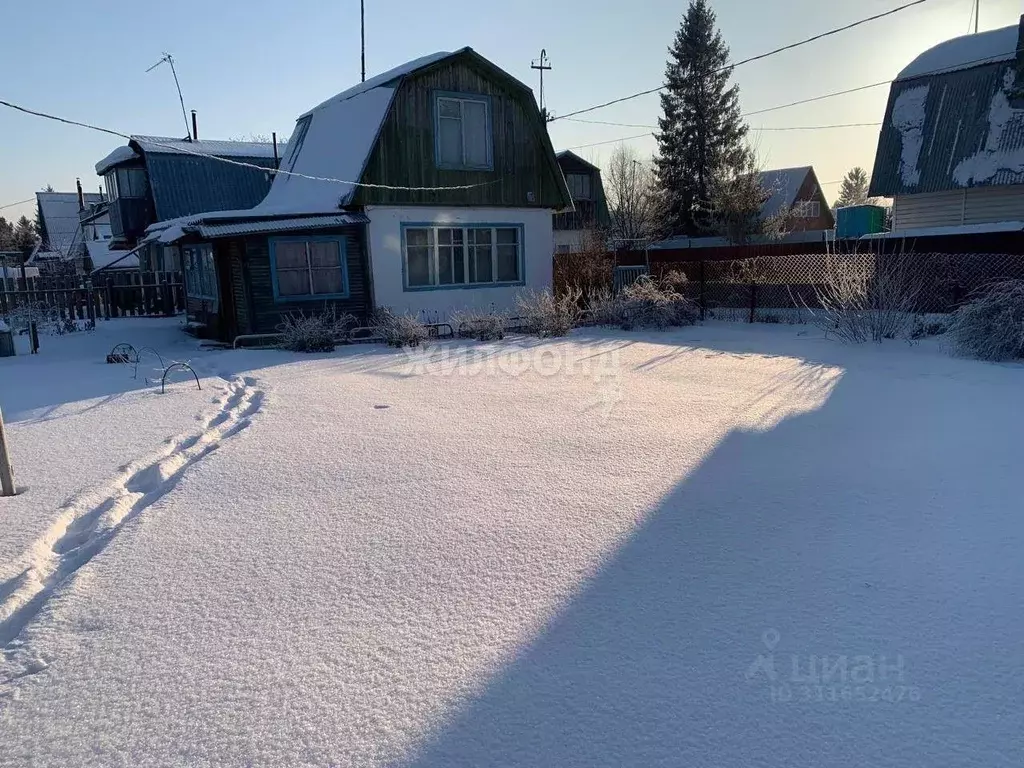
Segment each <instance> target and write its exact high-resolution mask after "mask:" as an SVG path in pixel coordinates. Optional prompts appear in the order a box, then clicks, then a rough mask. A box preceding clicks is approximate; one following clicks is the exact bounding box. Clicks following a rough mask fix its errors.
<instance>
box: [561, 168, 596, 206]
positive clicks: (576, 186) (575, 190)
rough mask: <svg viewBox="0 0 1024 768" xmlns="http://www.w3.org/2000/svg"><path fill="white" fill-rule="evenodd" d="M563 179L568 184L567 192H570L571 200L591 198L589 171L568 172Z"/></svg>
mask: <svg viewBox="0 0 1024 768" xmlns="http://www.w3.org/2000/svg"><path fill="white" fill-rule="evenodd" d="M565 181H566V183H567V184H568V185H569V192H570V193H571V194H572V199H573V200H592V199H593V197H591V195H592V194H593V193H592V191H591V188H590V184H591V182H590V174H589V173H568V174H566V176H565Z"/></svg>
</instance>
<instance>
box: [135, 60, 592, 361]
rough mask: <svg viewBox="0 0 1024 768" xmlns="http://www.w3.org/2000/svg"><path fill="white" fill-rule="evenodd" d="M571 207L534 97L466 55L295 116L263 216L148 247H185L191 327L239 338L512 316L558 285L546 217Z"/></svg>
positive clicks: (170, 234)
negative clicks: (414, 318) (325, 323)
mask: <svg viewBox="0 0 1024 768" xmlns="http://www.w3.org/2000/svg"><path fill="white" fill-rule="evenodd" d="M572 207H573V200H572V196H571V195H570V193H569V189H568V188H567V186H566V181H565V177H564V176H563V174H562V170H561V168H560V167H559V165H558V162H557V161H556V158H555V153H554V150H553V148H552V146H551V141H550V139H549V138H548V133H547V127H546V125H545V122H544V119H543V118H542V116H541V113H540V109H539V108H538V106H537V102H536V100H535V99H534V96H533V92H532V91H531V90H530V88H529V87H528V86H526V85H524V84H523V83H522V82H520V81H519V80H517V79H515V78H514V77H512V76H511V75H509V74H508V73H506V72H504V71H503V70H502V69H500V68H499V67H497V66H496V65H495V64H493V63H492V62H490V61H488V60H487V59H485V58H484V57H482V56H480V55H479V54H478V53H476V52H475V51H473V50H472V49H471V48H463V49H461V50H459V51H456V52H454V53H448V52H442V53H436V54H432V55H430V56H425V57H423V58H421V59H417V60H415V61H411V62H409V63H407V64H404V65H402V66H400V67H397V68H395V69H392V70H390V71H388V72H385V73H384V74H381V75H378V76H376V77H374V78H371V79H369V80H367V81H366V82H364V83H361V84H359V85H357V86H355V87H353V88H350V89H348V90H346V91H343V92H341V93H339V94H338V95H336V96H332V97H331V98H330V99H328V100H327V101H325V102H323V103H322V104H320V105H319V106H316V107H314V108H313V109H311V110H310V111H308V112H306V113H305V114H303V115H301V116H300V117H299V118H298V121H297V123H296V126H295V131H294V133H293V135H292V139H291V140H290V141H289V143H288V149H287V152H286V154H285V156H284V158H283V159H282V162H281V167H280V169H279V171H278V173H277V174H276V175H275V177H274V180H273V184H272V185H271V187H270V191H269V192H268V193H267V195H266V197H265V198H264V199H263V200H262V201H261V202H259V204H258V205H254V206H253V207H251V208H248V209H242V210H233V211H219V212H216V211H214V212H206V213H199V214H196V215H191V216H183V217H180V218H177V219H172V220H169V221H164V222H161V223H160V224H157V225H154V226H152V227H150V228H149V232H148V234H147V240H148V241H149V242H153V243H160V244H163V245H178V246H179V247H180V248H181V252H182V255H183V260H184V274H185V283H186V293H187V295H188V297H189V299H188V308H189V319H190V321H191V325H192V327H193V328H196V329H197V330H198V331H200V332H202V333H205V334H206V335H208V336H211V337H214V338H218V339H223V340H228V341H230V340H232V339H234V338H235V337H237V336H240V335H246V334H260V333H273V332H274V331H275V330H276V329H277V328H278V326H279V325H280V323H281V320H282V318H283V317H284V316H285V315H287V314H289V313H292V312H297V311H298V312H310V311H319V310H323V309H324V308H325V307H333V308H335V309H336V310H337V311H342V312H349V313H352V314H354V315H356V316H357V317H358V318H362V319H365V318H366V317H367V316H368V315H369V313H370V312H371V311H372V310H373V309H374V308H375V307H390V308H391V309H393V310H395V311H397V312H412V313H415V314H419V315H420V316H422V317H424V318H428V319H432V318H437V317H443V316H445V315H446V314H448V313H449V312H451V311H453V310H456V309H460V308H467V307H479V308H491V307H495V308H499V309H512V308H514V306H515V299H516V296H517V294H518V293H519V292H520V291H522V290H525V289H534V288H545V287H548V286H550V285H551V273H552V258H551V257H552V252H553V247H554V240H553V234H552V214H553V213H554V212H555V211H560V210H566V209H570V210H571V209H572Z"/></svg>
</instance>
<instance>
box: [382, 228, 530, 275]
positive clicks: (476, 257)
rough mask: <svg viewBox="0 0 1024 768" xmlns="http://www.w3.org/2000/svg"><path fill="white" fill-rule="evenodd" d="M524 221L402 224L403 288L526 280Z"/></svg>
mask: <svg viewBox="0 0 1024 768" xmlns="http://www.w3.org/2000/svg"><path fill="white" fill-rule="evenodd" d="M524 235H525V227H524V226H523V225H522V224H507V223H502V224H485V223H480V224H458V225H452V224H434V223H426V224H416V223H403V224H402V287H403V289H404V290H405V291H436V290H450V289H453V288H500V287H504V286H514V285H525V283H526V274H525V259H524V253H525V240H524Z"/></svg>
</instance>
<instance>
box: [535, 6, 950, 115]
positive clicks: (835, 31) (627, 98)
mask: <svg viewBox="0 0 1024 768" xmlns="http://www.w3.org/2000/svg"><path fill="white" fill-rule="evenodd" d="M930 1H931V0H913V1H912V2H909V3H905V4H904V5H901V6H899V7H898V8H893V9H892V10H889V11H885V12H883V13H877V14H875V15H874V16H869V17H868V18H866V19H861V20H860V21H855V22H853V23H851V24H847V25H845V26H842V27H836V28H835V29H830V30H829V31H827V32H822V33H821V34H818V35H814V36H813V37H808V38H807V39H805V40H800V41H799V42H796V43H790V44H789V45H784V46H782V47H781V48H776V49H775V50H772V51H768V52H767V53H761V54H758V55H757V56H751V57H749V58H746V59H741V60H740V61H737V62H734V63H732V64H726V65H725V66H723V67H718V68H717V69H713V70H711V71H710V72H709V73H708V74H709V75H716V74H719V73H720V72H725V71H727V70H732V69H736V67H740V66H743V65H744V64H749V63H751V62H753V61H761V60H762V59H767V58H768V57H769V56H775V55H777V54H780V53H783V52H784V51H791V50H793V49H794V48H799V47H800V46H802V45H807V44H808V43H813V42H817V41H818V40H822V39H824V38H826V37H831V36H832V35H838V34H839V33H841V32H846V31H848V30H851V29H853V28H855V27H859V26H861V25H863V24H868V23H870V22H872V21H878V19H884V18H885V17H886V16H892V15H893V14H896V13H899V12H900V11H905V10H907V9H908V8H913V7H914V6H917V5H922V4H923V3H927V2H930ZM663 88H665V84H664V83H662V84H661V85H659V86H658V87H657V88H649V89H647V90H646V91H639V92H638V93H634V94H631V95H629V96H623V97H622V98H618V99H612V100H611V101H606V102H604V103H603V104H597V105H596V106H593V107H587V108H586V109H578V110H576V111H575V112H569V113H568V114H566V115H560V116H559V117H553V118H551V122H554V121H555V120H567V119H569V118H570V117H575V116H576V115H582V114H586V113H587V112H593V111H595V110H598V109H604V108H605V107H610V106H612V105H613V104H621V103H622V102H624V101H630V100H632V99H636V98H639V97H640V96H647V95H649V94H652V93H657V92H658V91H660V90H662V89H663Z"/></svg>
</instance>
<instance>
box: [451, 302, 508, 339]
mask: <svg viewBox="0 0 1024 768" xmlns="http://www.w3.org/2000/svg"><path fill="white" fill-rule="evenodd" d="M451 324H452V328H454V329H455V335H456V336H458V337H459V338H460V339H476V340H477V341H495V340H498V339H503V338H505V314H504V313H503V312H496V311H493V310H491V311H488V310H483V309H466V310H462V311H461V312H455V313H453V314H452V323H451Z"/></svg>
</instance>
